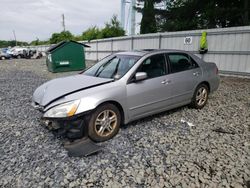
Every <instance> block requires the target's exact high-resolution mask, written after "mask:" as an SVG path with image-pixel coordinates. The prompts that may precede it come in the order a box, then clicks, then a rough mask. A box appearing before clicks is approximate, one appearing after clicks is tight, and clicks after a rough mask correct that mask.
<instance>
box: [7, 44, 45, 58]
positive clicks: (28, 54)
mask: <svg viewBox="0 0 250 188" xmlns="http://www.w3.org/2000/svg"><path fill="white" fill-rule="evenodd" d="M9 53H10V55H11V56H12V57H13V58H17V59H20V58H26V59H30V58H32V57H33V56H36V57H38V58H40V57H41V54H37V51H36V50H31V49H28V48H21V47H13V48H11V49H10V52H9Z"/></svg>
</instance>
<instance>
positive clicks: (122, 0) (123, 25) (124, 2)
mask: <svg viewBox="0 0 250 188" xmlns="http://www.w3.org/2000/svg"><path fill="white" fill-rule="evenodd" d="M125 6H126V1H125V0H121V18H120V19H121V20H120V21H121V27H122V28H123V29H125Z"/></svg>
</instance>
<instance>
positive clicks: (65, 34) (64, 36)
mask: <svg viewBox="0 0 250 188" xmlns="http://www.w3.org/2000/svg"><path fill="white" fill-rule="evenodd" d="M72 39H74V36H73V35H72V34H71V33H70V32H69V31H62V32H61V33H53V34H52V36H51V38H50V39H49V42H50V44H56V43H58V42H61V41H64V40H72Z"/></svg>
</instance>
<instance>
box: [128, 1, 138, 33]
mask: <svg viewBox="0 0 250 188" xmlns="http://www.w3.org/2000/svg"><path fill="white" fill-rule="evenodd" d="M135 1H136V0H131V3H130V25H129V28H130V35H134V34H135Z"/></svg>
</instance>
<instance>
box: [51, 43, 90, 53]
mask: <svg viewBox="0 0 250 188" xmlns="http://www.w3.org/2000/svg"><path fill="white" fill-rule="evenodd" d="M68 42H73V43H76V44H80V45H82V46H84V47H86V48H89V47H90V46H88V45H86V44H83V43H80V42H76V41H73V40H64V41H62V42H59V43H57V44H54V45H52V46H51V47H50V48H49V49H48V50H47V52H53V51H54V50H56V49H58V48H59V47H62V46H64V45H65V44H67V43H68Z"/></svg>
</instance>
